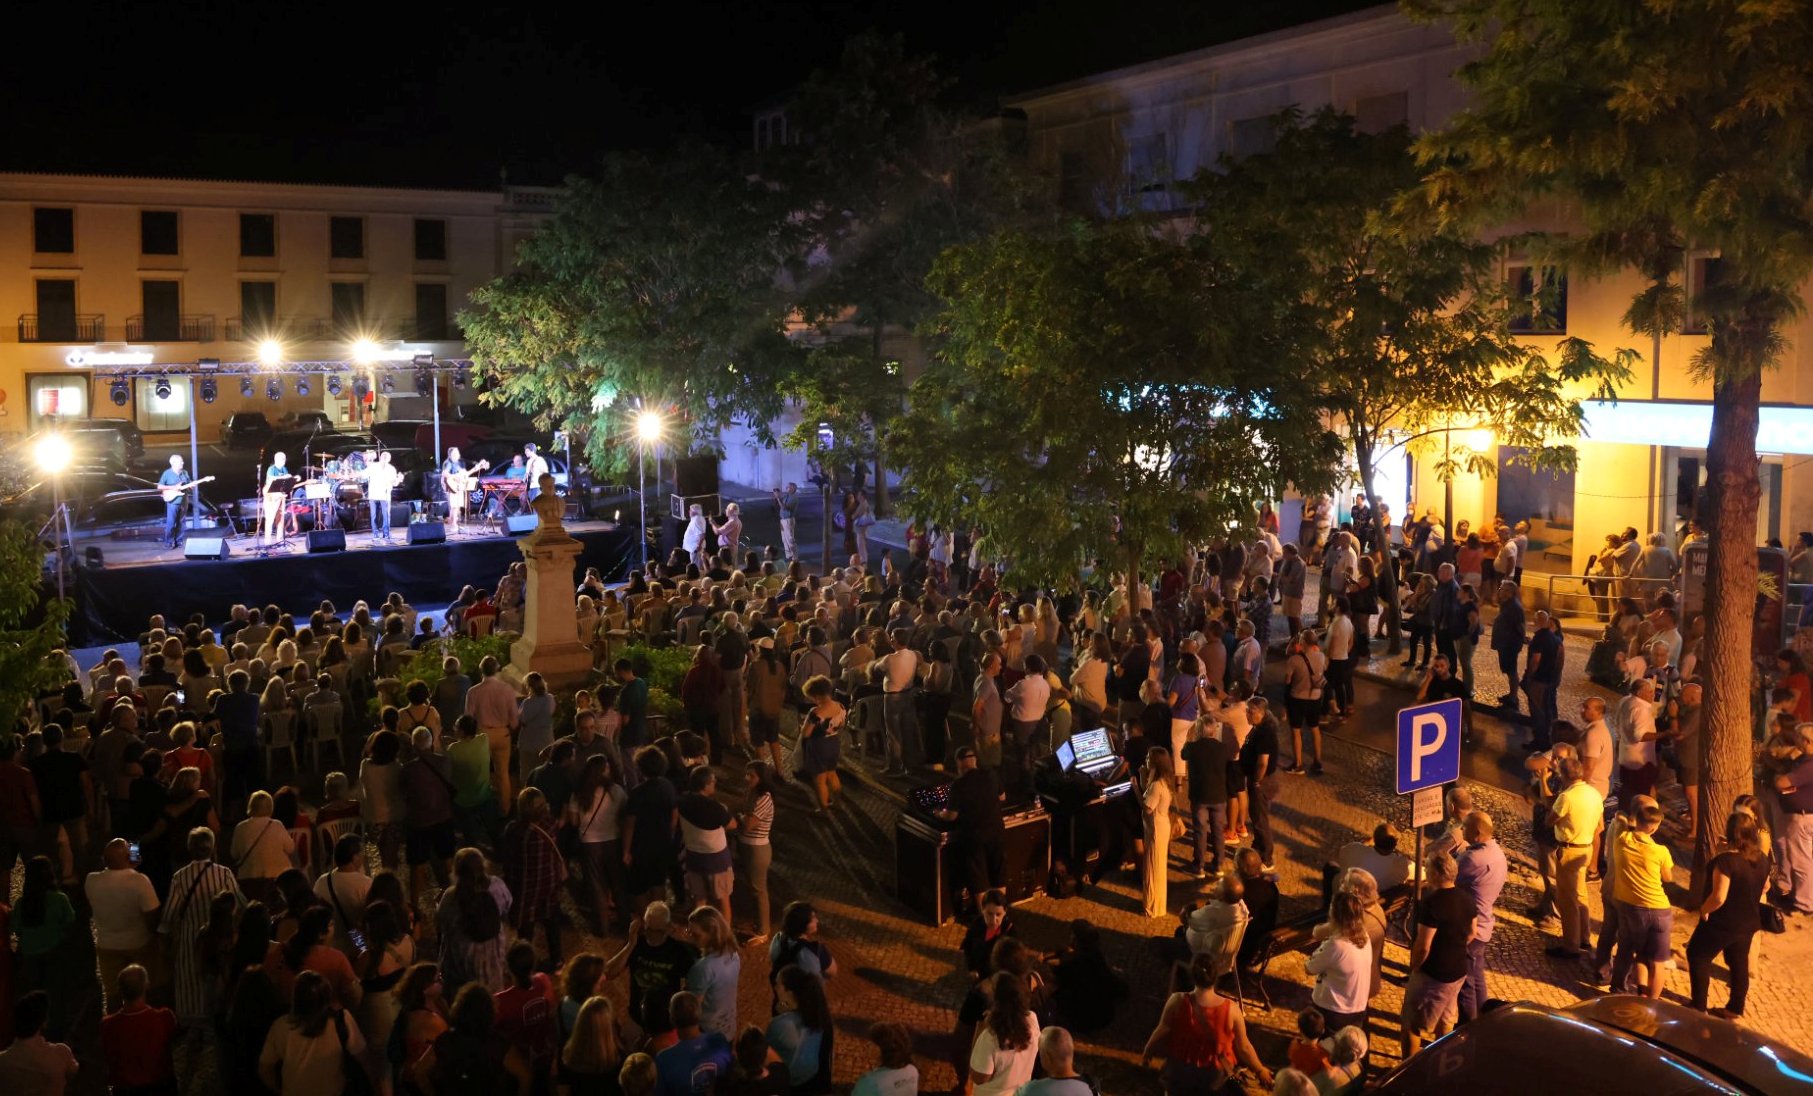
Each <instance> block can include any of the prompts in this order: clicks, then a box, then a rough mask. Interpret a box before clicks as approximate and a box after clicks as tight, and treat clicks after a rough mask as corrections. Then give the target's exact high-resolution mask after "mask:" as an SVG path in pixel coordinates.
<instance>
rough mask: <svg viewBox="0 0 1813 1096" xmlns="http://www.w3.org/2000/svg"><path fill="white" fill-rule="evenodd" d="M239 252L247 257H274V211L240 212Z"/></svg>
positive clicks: (275, 237) (275, 250)
mask: <svg viewBox="0 0 1813 1096" xmlns="http://www.w3.org/2000/svg"><path fill="white" fill-rule="evenodd" d="M239 254H240V255H241V256H243V257H245V258H248V259H272V258H276V256H277V215H276V214H275V213H241V214H240V215H239Z"/></svg>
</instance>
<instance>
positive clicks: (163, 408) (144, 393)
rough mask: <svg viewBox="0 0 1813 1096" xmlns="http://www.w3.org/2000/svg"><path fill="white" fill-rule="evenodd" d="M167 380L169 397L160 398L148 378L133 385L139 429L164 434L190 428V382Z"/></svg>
mask: <svg viewBox="0 0 1813 1096" xmlns="http://www.w3.org/2000/svg"><path fill="white" fill-rule="evenodd" d="M169 381H170V394H169V395H168V396H159V395H158V394H157V382H156V381H154V380H152V379H151V378H149V377H140V378H139V379H138V380H137V381H135V382H133V388H134V390H135V395H136V398H135V399H134V400H133V404H134V408H133V410H134V411H135V412H136V415H135V418H137V420H138V424H139V427H140V429H143V430H156V431H167V430H187V429H188V428H189V379H188V378H187V377H170V378H169ZM151 501H153V502H156V501H158V497H157V496H156V495H152V496H151Z"/></svg>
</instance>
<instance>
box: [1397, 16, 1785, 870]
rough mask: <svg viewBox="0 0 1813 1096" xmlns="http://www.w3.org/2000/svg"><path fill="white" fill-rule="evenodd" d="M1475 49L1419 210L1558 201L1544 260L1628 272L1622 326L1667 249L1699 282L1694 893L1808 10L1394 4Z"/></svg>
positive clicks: (1472, 216)
mask: <svg viewBox="0 0 1813 1096" xmlns="http://www.w3.org/2000/svg"><path fill="white" fill-rule="evenodd" d="M1410 6H1411V9H1412V10H1413V11H1414V12H1416V13H1417V14H1419V15H1421V16H1423V17H1426V18H1431V19H1446V20H1449V21H1451V22H1452V24H1453V26H1454V28H1455V31H1456V32H1457V34H1458V35H1459V36H1460V37H1461V38H1462V39H1463V40H1466V41H1471V42H1476V43H1479V44H1480V46H1481V47H1482V48H1483V53H1482V55H1481V56H1480V57H1479V58H1478V59H1477V60H1476V61H1474V62H1472V63H1470V64H1468V65H1467V66H1465V67H1464V68H1463V69H1462V70H1461V74H1460V75H1461V79H1462V80H1463V82H1464V83H1465V84H1466V85H1467V87H1468V88H1469V90H1470V91H1471V93H1472V97H1471V105H1470V107H1469V108H1468V109H1467V110H1466V111H1464V112H1463V113H1461V114H1460V115H1459V116H1457V117H1456V118H1455V119H1454V121H1453V122H1452V124H1451V125H1450V126H1449V127H1448V128H1447V129H1446V130H1445V131H1444V132H1442V133H1440V134H1434V135H1431V136H1430V137H1428V138H1427V139H1426V140H1425V142H1424V144H1423V147H1422V153H1423V155H1424V157H1425V159H1426V160H1427V161H1428V163H1429V164H1430V165H1431V166H1432V167H1433V173H1432V175H1431V180H1430V183H1429V186H1428V188H1427V195H1428V199H1429V202H1430V204H1431V206H1432V208H1434V209H1435V210H1436V211H1438V212H1439V213H1442V214H1444V215H1448V216H1452V217H1455V218H1456V219H1464V220H1465V221H1470V222H1473V223H1478V222H1479V221H1481V220H1483V219H1488V218H1503V217H1506V216H1518V215H1522V214H1525V213H1526V212H1527V210H1528V209H1529V207H1530V205H1531V203H1533V202H1536V201H1541V200H1545V199H1547V200H1551V201H1554V200H1559V202H1560V204H1562V205H1563V206H1564V208H1565V210H1566V211H1567V214H1568V220H1569V224H1568V225H1567V229H1568V232H1569V234H1568V235H1567V236H1565V237H1558V238H1556V239H1555V240H1553V241H1551V253H1552V254H1553V255H1554V256H1555V257H1556V258H1557V259H1558V260H1559V261H1562V262H1565V263H1566V264H1568V265H1569V266H1570V267H1571V268H1572V269H1574V270H1577V271H1580V272H1583V273H1588V274H1591V273H1616V272H1621V271H1624V270H1626V269H1629V268H1635V269H1636V270H1638V271H1639V272H1641V273H1642V274H1643V275H1644V276H1645V278H1646V279H1647V282H1648V284H1647V286H1646V287H1645V289H1644V291H1643V292H1642V293H1640V294H1639V295H1638V296H1637V297H1636V298H1635V299H1634V300H1633V302H1632V306H1631V309H1630V311H1629V312H1627V314H1626V322H1627V323H1629V324H1630V325H1631V326H1632V327H1633V329H1635V330H1639V331H1646V332H1648V333H1650V334H1652V335H1653V336H1655V337H1656V338H1657V339H1658V342H1659V338H1660V335H1661V334H1662V333H1664V332H1666V331H1671V330H1675V329H1677V328H1678V326H1679V318H1680V313H1681V302H1682V297H1681V294H1680V291H1679V287H1678V286H1677V285H1676V283H1675V282H1674V281H1673V278H1674V276H1675V275H1676V273H1677V272H1678V271H1679V269H1680V260H1681V258H1682V256H1684V255H1686V254H1687V253H1688V252H1689V250H1690V249H1691V250H1703V251H1706V252H1709V253H1713V254H1716V255H1717V256H1718V258H1719V260H1720V266H1719V275H1720V276H1719V279H1718V282H1717V284H1716V286H1713V287H1709V288H1708V289H1707V290H1706V291H1705V292H1704V293H1702V294H1701V295H1700V298H1699V300H1698V301H1697V302H1696V303H1695V309H1696V312H1697V313H1699V314H1700V315H1702V316H1704V318H1705V320H1706V323H1707V326H1708V328H1709V330H1710V333H1711V339H1710V342H1709V344H1708V346H1707V347H1706V348H1705V349H1704V350H1702V351H1701V352H1699V353H1698V354H1697V355H1696V356H1695V358H1694V360H1693V368H1694V370H1695V371H1696V372H1697V373H1698V374H1699V375H1700V376H1702V377H1704V378H1706V379H1708V380H1710V382H1711V386H1712V433H1711V438H1710V439H1709V441H1708V443H1707V472H1708V480H1707V482H1708V490H1709V494H1710V502H1711V506H1710V529H1709V541H1710V543H1709V545H1708V548H1709V551H1708V561H1707V575H1706V639H1705V657H1704V662H1703V665H1704V666H1705V676H1706V685H1707V688H1706V708H1705V717H1704V731H1703V733H1702V738H1701V741H1702V748H1703V750H1704V751H1705V753H1704V762H1705V764H1704V771H1705V777H1704V779H1702V780H1701V782H1700V804H1699V812H1698V817H1699V832H1698V834H1697V835H1696V842H1695V860H1696V890H1697V883H1698V878H1699V877H1700V876H1701V875H1702V874H1703V869H1704V866H1705V864H1706V862H1707V861H1708V860H1709V859H1710V858H1711V855H1712V853H1713V852H1714V851H1715V850H1716V848H1717V846H1718V841H1719V839H1720V837H1721V836H1722V831H1723V828H1724V824H1725V818H1726V816H1727V814H1728V813H1729V811H1730V809H1731V803H1732V800H1733V799H1735V798H1736V797H1737V796H1738V795H1739V794H1742V793H1743V792H1746V791H1749V790H1750V787H1751V758H1750V741H1751V740H1750V720H1751V707H1750V695H1751V680H1752V670H1753V666H1752V654H1753V652H1752V650H1751V637H1752V612H1753V606H1754V604H1755V599H1756V593H1757V570H1756V552H1755V543H1754V538H1755V534H1756V516H1757V506H1758V502H1759V499H1760V496H1761V488H1760V483H1759V477H1758V461H1757V454H1756V429H1757V420H1758V405H1759V402H1760V399H1761V391H1762V377H1763V374H1764V372H1765V371H1766V370H1767V369H1768V368H1769V367H1770V366H1772V365H1774V364H1775V363H1776V362H1777V361H1778V360H1779V358H1780V356H1781V352H1782V349H1783V334H1782V328H1783V325H1784V324H1785V323H1786V322H1787V321H1788V320H1789V319H1791V318H1793V317H1794V316H1796V315H1798V314H1799V312H1800V311H1801V308H1802V300H1801V296H1800V291H1801V287H1802V285H1803V284H1804V283H1805V282H1806V280H1807V278H1808V276H1809V275H1810V274H1813V204H1810V203H1809V197H1810V196H1813V185H1810V184H1813V67H1810V66H1808V64H1807V61H1806V59H1807V57H1808V56H1809V55H1810V51H1813V8H1810V7H1809V4H1808V3H1807V2H1805V0H1680V2H1663V0H1649V2H1646V3H1641V4H1624V3H1613V2H1610V0H1413V2H1412V3H1411V5H1410Z"/></svg>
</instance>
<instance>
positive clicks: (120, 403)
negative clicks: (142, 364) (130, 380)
mask: <svg viewBox="0 0 1813 1096" xmlns="http://www.w3.org/2000/svg"><path fill="white" fill-rule="evenodd" d="M107 394H108V396H110V397H111V398H112V399H113V406H115V407H124V406H126V404H127V403H129V402H130V401H131V400H132V386H131V385H129V384H127V383H126V381H125V379H124V378H117V379H115V380H114V382H113V384H112V385H111V386H109V387H108V390H107Z"/></svg>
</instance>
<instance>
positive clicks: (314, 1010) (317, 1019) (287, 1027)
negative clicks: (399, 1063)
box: [258, 971, 365, 1096]
mask: <svg viewBox="0 0 1813 1096" xmlns="http://www.w3.org/2000/svg"><path fill="white" fill-rule="evenodd" d="M364 1053H365V1037H364V1035H363V1033H361V1032H360V1030H359V1024H358V1021H356V1020H354V1019H353V1018H352V1017H351V1016H349V1015H347V1014H346V1013H345V1012H343V1011H342V1010H341V1009H340V1008H339V1006H337V1005H336V1004H335V1003H334V994H333V990H332V988H331V987H329V986H328V984H327V979H325V978H323V977H321V976H320V975H319V974H316V973H315V972H314V971H304V972H303V973H302V974H301V975H299V976H298V977H297V979H296V993H295V997H294V999H293V1000H292V1001H291V1003H290V1011H289V1014H288V1015H286V1016H284V1017H283V1018H282V1019H281V1020H278V1021H277V1022H276V1023H274V1024H272V1025H271V1032H270V1034H269V1035H268V1036H266V1037H265V1040H264V1051H263V1053H261V1054H259V1056H258V1073H259V1076H260V1077H261V1078H262V1079H263V1080H264V1084H265V1087H266V1088H268V1089H270V1090H271V1091H272V1092H275V1093H277V1094H278V1096H340V1094H341V1093H342V1092H344V1091H346V1087H347V1078H346V1071H347V1070H348V1069H358V1068H360V1067H359V1066H358V1065H357V1063H356V1062H355V1061H353V1059H356V1058H357V1057H358V1056H359V1055H362V1054H364ZM349 1055H350V1056H351V1057H350V1058H349Z"/></svg>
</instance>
